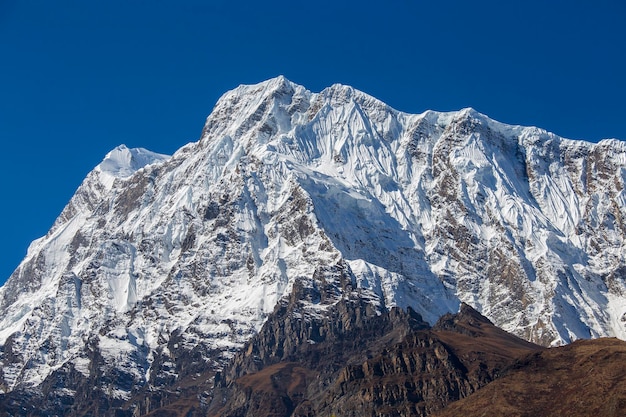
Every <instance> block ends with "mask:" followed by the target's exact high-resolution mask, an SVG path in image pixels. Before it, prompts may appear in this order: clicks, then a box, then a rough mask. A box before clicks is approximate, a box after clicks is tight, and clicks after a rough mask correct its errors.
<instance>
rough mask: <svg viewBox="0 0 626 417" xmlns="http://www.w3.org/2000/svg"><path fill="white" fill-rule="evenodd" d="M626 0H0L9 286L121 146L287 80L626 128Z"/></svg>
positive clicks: (2, 214)
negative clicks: (234, 93) (224, 100)
mask: <svg viewBox="0 0 626 417" xmlns="http://www.w3.org/2000/svg"><path fill="white" fill-rule="evenodd" d="M625 60H626V2H624V1H623V0H615V1H605V0H595V1H577V0H570V1H560V0H554V1H551V0H548V1H546V0H542V1H535V0H530V1H502V0H499V1H479V0H478V1H467V0H464V1H456V0H452V1H428V2H427V1H417V0H389V1H386V2H382V1H375V2H373V1H372V2H370V1H341V0H333V1H326V0H318V1H309V2H293V1H289V2H287V1H268V2H260V1H237V0H230V1H219V0H218V1H199V0H178V1H163V0H123V1H122V0H106V1H104V0H102V1H95V0H94V1H86V0H73V1H69V0H55V1H50V0H0V139H1V143H2V151H1V152H0V158H1V160H0V170H1V172H0V176H1V178H2V180H1V182H0V187H1V188H0V197H1V199H2V200H1V204H0V207H1V208H0V230H1V232H2V233H1V235H0V236H1V238H0V282H3V281H4V280H5V279H6V278H7V277H8V276H9V275H10V273H11V272H12V271H13V269H15V267H16V266H17V265H18V263H19V262H20V260H21V259H22V258H23V256H24V255H25V253H26V248H27V247H28V244H29V243H30V241H32V240H33V239H35V238H37V237H39V236H42V235H44V234H45V233H46V232H47V230H48V229H49V227H50V226H51V225H52V223H53V221H54V219H55V218H56V217H57V215H58V214H59V213H60V211H61V210H62V208H63V206H64V205H65V204H66V203H67V201H68V200H69V199H70V197H71V196H72V194H73V192H74V190H75V189H76V187H78V185H79V184H80V182H81V181H82V179H83V178H84V176H85V175H86V174H87V173H88V172H89V171H90V170H91V169H92V168H93V167H94V166H95V165H97V164H98V163H99V162H100V160H101V159H102V158H103V156H104V155H105V154H106V153H107V152H108V151H109V150H111V149H112V148H114V147H115V146H117V145H119V144H121V143H124V144H126V145H128V146H130V147H139V146H141V147H145V148H148V149H150V150H153V151H156V152H161V153H173V152H174V151H175V150H176V149H177V148H179V147H180V146H182V145H183V144H185V143H187V142H190V141H195V140H196V139H197V138H198V136H199V134H200V131H201V130H202V125H203V123H204V119H205V117H206V116H207V115H208V114H209V113H210V111H211V109H212V107H213V105H214V104H215V101H216V100H217V99H218V98H219V96H220V95H221V94H222V93H224V92H225V91H227V90H229V89H231V88H234V87H236V86H237V85H238V84H242V83H245V84H250V83H256V82H260V81H263V80H265V79H267V78H271V77H274V76H276V75H279V74H283V75H285V76H286V77H287V78H289V79H291V80H292V81H294V82H297V83H299V84H303V85H305V86H306V87H308V88H309V89H310V90H312V91H319V90H321V89H323V88H324V87H326V86H329V85H331V84H333V83H336V82H340V83H343V84H349V85H352V86H354V87H356V88H358V89H361V90H363V91H365V92H367V93H369V94H371V95H373V96H375V97H378V98H380V99H382V100H383V101H385V102H387V103H388V104H389V105H391V106H392V107H394V108H396V109H398V110H403V111H407V112H413V113H418V112H422V111H424V110H426V109H434V110H457V109H460V108H463V107H468V106H471V107H474V108H476V109H477V110H479V111H481V112H483V113H485V114H487V115H489V116H491V117H492V118H495V119H497V120H500V121H503V122H507V123H513V124H524V125H536V126H540V127H543V128H546V129H548V130H550V131H553V132H555V133H557V134H559V135H561V136H565V137H569V138H575V139H578V138H582V139H587V140H591V141H597V140H599V139H601V138H605V137H617V138H620V139H626V123H625V122H626V118H625V115H626V81H625V77H626V62H625Z"/></svg>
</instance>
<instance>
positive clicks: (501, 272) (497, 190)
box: [0, 77, 626, 416]
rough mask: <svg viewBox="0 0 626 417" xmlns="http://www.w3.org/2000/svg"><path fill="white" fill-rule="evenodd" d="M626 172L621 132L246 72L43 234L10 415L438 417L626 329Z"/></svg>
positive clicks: (23, 308)
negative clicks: (446, 108)
mask: <svg viewBox="0 0 626 417" xmlns="http://www.w3.org/2000/svg"><path fill="white" fill-rule="evenodd" d="M625 184H626V142H623V141H619V140H616V139H610V140H603V141H601V142H599V143H589V142H584V141H574V140H568V139H564V138H561V137H559V136H557V135H554V134H552V133H549V132H546V131H545V130H542V129H540V128H536V127H523V126H512V125H506V124H503V123H499V122H497V121H494V120H491V119H489V118H488V117H487V116H485V115H483V114H480V113H478V112H476V111H475V110H473V109H464V110H461V111H458V112H447V113H443V112H435V111H427V112H424V113H422V114H417V115H416V114H407V113H403V112H400V111H397V110H395V109H393V108H391V107H389V106H388V105H386V104H385V103H382V102H380V101H379V100H377V99H375V98H373V97H371V96H368V95H367V94H365V93H362V92H360V91H358V90H355V89H354V88H352V87H349V86H344V85H339V84H337V85H333V86H331V87H329V88H326V89H325V90H323V91H321V92H319V93H313V92H310V91H308V90H307V89H306V88H304V87H302V86H299V85H296V84H294V83H292V82H290V81H288V80H287V79H285V78H284V77H278V78H275V79H271V80H268V81H266V82H263V83H260V84H257V85H244V86H240V87H238V88H236V89H234V90H232V91H230V92H227V93H226V94H225V95H224V96H222V97H221V98H220V100H219V101H218V102H217V104H216V105H215V108H214V109H213V111H212V112H211V114H210V115H209V117H208V118H207V121H206V124H205V126H204V129H203V131H202V134H201V137H200V139H199V140H198V141H197V142H194V143H190V144H187V145H185V146H183V147H182V148H181V149H179V150H178V151H177V152H176V153H175V154H174V155H171V156H168V155H161V154H157V153H154V152H151V151H148V150H145V149H128V148H127V147H125V146H123V145H121V146H119V147H118V148H116V149H114V150H113V151H111V152H110V153H109V154H107V155H106V157H105V158H104V160H103V161H102V163H100V164H99V165H98V166H97V167H96V168H95V169H94V170H93V171H92V172H90V173H89V174H88V175H87V177H86V178H85V180H84V181H83V183H82V184H81V185H80V187H79V188H78V190H77V191H76V193H75V195H74V196H73V197H72V199H71V200H70V202H69V203H68V205H67V206H66V207H65V209H64V210H63V212H62V213H61V214H60V216H59V217H58V218H57V220H56V222H55V223H54V225H53V226H52V228H51V229H50V231H49V232H48V233H47V235H46V236H44V237H42V238H41V239H38V240H36V241H34V242H33V243H32V244H31V246H30V247H29V250H28V253H27V255H26V257H25V259H24V260H23V261H22V262H21V264H20V265H19V266H18V268H17V269H16V270H15V272H14V273H13V274H12V275H11V277H10V278H9V280H8V281H7V283H6V284H5V285H4V286H3V287H2V288H1V289H0V363H1V364H2V368H1V373H0V393H1V395H0V410H2V409H4V410H10V411H8V413H9V415H92V416H101V415H107V416H108V415H115V416H122V415H124V416H125V415H128V416H137V415H145V414H148V413H153V414H152V415H178V414H176V413H178V412H180V410H188V412H189V413H191V414H189V415H224V416H226V415H232V416H240V415H241V416H243V415H294V416H295V415H301V416H305V415H324V414H323V413H335V414H336V415H369V414H363V413H379V414H376V415H430V414H432V413H434V412H436V411H438V410H441V409H443V408H444V407H446V406H447V405H448V403H451V402H453V401H457V400H459V399H460V398H464V397H468V396H470V395H472V396H473V395H474V394H473V393H476V394H478V393H480V392H488V391H483V390H484V389H487V387H492V386H495V385H493V384H495V383H497V382H498V383H501V384H504V383H505V382H506V381H507V380H506V379H505V378H512V377H510V375H514V374H515V372H518V371H516V369H518V370H520V369H522V370H528V369H530V368H529V367H531V366H538V365H536V363H538V362H536V361H541V360H548V359H547V357H548V356H549V355H551V353H544V352H555V351H556V352H564V351H565V352H570V353H569V354H576V353H575V352H574V353H571V352H572V350H570V351H567V350H564V349H565V347H561V348H558V349H556V350H551V349H548V350H546V349H545V347H557V346H562V345H567V344H570V343H572V342H574V341H577V340H579V339H596V338H600V337H617V338H619V339H626V191H625ZM459 323H461V324H459ZM467 323H469V324H467ZM472 323H473V324H472ZM496 326H497V327H496ZM468 328H469V330H468ZM474 328H476V329H479V330H480V332H478V333H476V332H477V331H478V330H475V329H474ZM485 329H488V330H485ZM472 332H474V333H472ZM481 332H482V333H481ZM485 332H486V333H485ZM459 335H461V336H459ZM463 337H468V338H469V337H471V338H473V339H476V340H478V339H480V340H482V341H480V340H479V341H475V343H477V344H478V346H482V348H481V349H483V348H484V350H482V351H480V352H478V351H476V350H475V349H473V348H472V349H470V348H468V346H470V345H471V343H470V342H468V340H466V339H463ZM481 338H482V339H481ZM472 343H474V342H472ZM588 343H591V344H592V345H593V343H594V341H592V342H588ZM596 343H602V342H596ZM613 343H614V345H615V346H617V347H615V348H614V350H612V351H611V352H612V353H611V355H613V356H611V358H613V357H614V355H621V354H622V353H619V352H622V351H620V349H621V348H623V346H622V345H621V344H620V343H621V342H620V341H619V340H614V341H613ZM569 346H574V347H573V348H571V349H574V350H575V349H576V348H577V347H581V346H582V348H581V349H583V350H584V349H586V347H585V346H586V345H585V344H584V342H576V343H574V344H572V345H569ZM593 346H596V345H593ZM598 346H600V347H598V349H600V350H601V349H603V347H602V346H604V345H598ZM612 346H613V345H612ZM620 346H621V347H620ZM490 349H491V350H490ZM589 349H591V348H589ZM589 349H587V350H585V352H588V351H590V350H589ZM611 349H613V348H611ZM591 350H593V349H591ZM402 352H412V353H407V354H406V355H404V356H403V354H402ZM459 352H461V353H459ZM481 352H482V353H481ZM616 352H617V353H616ZM463 355H465V356H463ZM467 355H469V356H467ZM472 355H474V356H472ZM533 355H534V356H533ZM542 355H543V356H542ZM555 355H556V354H555ZM394 358H395V359H394ZM411 358H413V359H411ZM468 358H469V359H468ZM389 361H391V362H389ZM607 363H610V361H609V362H607ZM477 364H481V365H480V366H478V365H477ZM516 364H517V365H516ZM533 364H535V365H533ZM516 366H517V368H515V367H516ZM377 367H378V368H377ZM424 369H428V372H429V375H432V379H424V376H423V372H424ZM399 370H402V372H400V371H399ZM522 372H523V371H519V372H518V374H519V375H521V374H522ZM518 374H515V375H518ZM389 375H393V377H391V376H389ZM387 377H389V381H395V382H394V383H393V384H391V383H389V384H388V385H389V387H390V388H389V389H390V390H391V391H389V392H387V390H386V389H383V388H381V387H382V386H385V380H386V379H385V378H387ZM398 378H400V379H398ZM437 378H439V379H437ZM400 380H401V381H402V383H398V381H400ZM622 380H623V378H622ZM268 381H270V382H271V383H270V382H268ZM272 381H273V382H272ZM276 381H279V382H276ZM280 381H283V383H282V385H281V383H280ZM285 381H286V382H285ZM502 381H504V382H502ZM268 384H269V385H268ZM377 384H378V385H377ZM380 384H382V385H380ZM429 384H430V385H429ZM433 384H434V385H433ZM264 387H265V388H264ZM393 387H405V388H393ZM482 387H485V388H482ZM494 389H495V388H494ZM364 393H366V394H367V393H369V394H367V395H366V394H364ZM357 394H358V395H357ZM381 395H382V396H383V397H384V398H383V397H380V396H381ZM485 395H487V394H485ZM255 398H256V399H255ZM468 398H469V397H468ZM287 400H288V401H287ZM463 401H465V400H463ZM619 401H622V400H619ZM619 401H618V403H616V405H615V409H616V410H622V409H623V408H620V407H622V406H624V407H626V405H624V402H619ZM255 404H256V405H255ZM264 404H265V405H267V404H273V405H272V407H274V409H280V410H283V411H281V412H282V413H283V414H280V412H278V411H271V412H270V411H268V410H261V409H259V408H258V407H261V405H264ZM365 404H373V406H372V407H373V408H371V409H370V408H367V409H366V408H363V407H365ZM411 404H412V405H411ZM620 404H622V405H621V406H620ZM33 407H34V408H33ZM168 407H170V408H171V407H174V408H175V409H176V410H178V411H172V409H170V408H168ZM185 407H187V408H185ZM255 407H257V408H255ZM281 407H282V408H281ZM377 407H378V408H377ZM446 409H450V410H452V409H451V408H448V407H446ZM194 410H195V411H194ZM384 410H387V411H384ZM390 410H395V411H393V412H396V413H399V414H393V413H392V411H390ZM397 410H403V411H397ZM155 413H157V414H155ZM158 413H161V414H158ZM167 413H174V414H167ZM193 413H200V414H193ZM211 413H217V414H211ZM246 413H247V414H246ZM271 413H275V414H271ZM349 413H353V414H349ZM381 413H382V414H381ZM385 413H387V414H385ZM403 413H404V414H403ZM372 415H375V414H372ZM451 415H452V414H451ZM607 415H608V414H607Z"/></svg>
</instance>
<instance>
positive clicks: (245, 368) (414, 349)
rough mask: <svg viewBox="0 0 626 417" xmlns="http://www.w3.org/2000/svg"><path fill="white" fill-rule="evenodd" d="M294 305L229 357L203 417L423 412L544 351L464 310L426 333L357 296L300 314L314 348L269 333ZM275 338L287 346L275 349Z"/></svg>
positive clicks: (413, 318)
mask: <svg viewBox="0 0 626 417" xmlns="http://www.w3.org/2000/svg"><path fill="white" fill-rule="evenodd" d="M299 307H300V306H297V305H294V304H293V303H290V304H288V305H285V306H284V307H283V310H284V311H283V312H282V313H281V315H282V318H281V319H279V320H276V322H275V323H272V322H270V321H268V322H267V323H266V325H265V326H264V327H263V329H262V330H261V331H260V333H259V335H257V336H255V337H254V338H253V339H252V340H251V341H250V343H249V344H248V346H247V349H244V350H243V351H242V352H241V353H239V354H238V355H237V356H236V359H235V361H234V362H233V364H232V365H231V366H229V367H228V368H227V369H226V375H225V377H224V378H221V379H220V381H219V384H218V386H217V388H216V390H215V398H214V399H213V401H212V403H211V404H210V406H209V413H208V415H209V416H216V417H217V416H220V417H231V416H240V417H244V416H245V417H248V416H269V415H275V416H299V417H304V416H324V415H341V416H354V417H356V416H367V415H377V416H378V415H380V416H400V415H402V416H428V415H431V414H432V413H433V412H435V411H437V410H441V409H443V408H444V407H445V406H446V405H448V404H449V403H452V402H454V401H457V400H459V399H460V398H464V397H467V396H468V395H470V394H471V393H473V392H475V391H476V390H478V389H480V388H481V387H483V386H485V385H486V384H488V383H489V382H491V381H492V380H494V379H495V378H497V377H498V376H499V374H500V372H502V370H504V369H506V368H507V367H508V366H510V365H511V363H513V362H515V360H516V359H517V358H518V357H519V356H524V355H528V354H530V353H534V352H538V351H541V350H542V349H543V348H542V347H540V346H537V345H533V344H532V343H528V342H526V341H524V340H521V339H519V338H517V337H515V336H513V335H511V334H508V333H506V332H504V331H502V330H500V329H498V328H496V327H495V326H493V324H492V323H491V322H489V320H487V319H485V318H484V317H482V316H481V315H480V314H478V313H477V312H476V311H474V310H473V309H472V308H471V307H469V306H467V305H462V308H461V311H460V312H459V313H458V314H454V315H452V314H448V315H446V316H445V317H443V318H442V319H441V320H440V321H439V322H438V323H437V325H435V326H434V327H433V328H432V329H431V328H430V327H429V325H428V324H427V323H425V322H423V321H422V319H421V317H419V315H418V314H417V313H415V312H414V311H413V310H412V309H410V308H409V309H408V310H407V311H406V312H404V311H403V310H400V309H397V308H393V309H391V310H390V311H389V312H385V313H383V314H372V312H369V314H368V311H367V309H364V308H362V307H363V306H362V305H361V304H360V303H359V302H358V301H357V300H347V301H341V302H339V303H337V304H336V305H335V306H334V307H333V309H332V310H333V313H332V314H331V316H332V318H330V317H327V318H325V319H322V320H320V318H319V317H309V318H306V314H305V315H304V316H305V318H304V320H302V322H298V325H299V326H302V327H303V328H305V329H308V330H309V331H311V330H312V331H313V333H315V334H319V335H320V336H318V337H317V338H316V340H315V343H311V342H310V339H308V342H307V338H308V337H310V335H306V333H304V334H303V332H298V331H295V332H294V331H288V332H285V333H286V335H285V336H283V335H281V336H282V337H274V336H275V335H276V333H277V331H278V332H281V331H283V330H284V328H285V327H288V326H290V325H291V326H293V322H292V321H290V320H289V316H293V313H294V312H295V311H299ZM289 310H291V313H292V314H288V313H287V311H289ZM338 323H339V325H337V324H338ZM341 323H344V325H343V326H342V325H341ZM316 329H319V330H320V331H319V332H317V331H316ZM444 329H445V330H444ZM283 341H286V343H289V345H290V346H294V347H295V348H292V349H288V350H287V349H276V347H277V344H280V343H282V342H283ZM468 342H469V343H468Z"/></svg>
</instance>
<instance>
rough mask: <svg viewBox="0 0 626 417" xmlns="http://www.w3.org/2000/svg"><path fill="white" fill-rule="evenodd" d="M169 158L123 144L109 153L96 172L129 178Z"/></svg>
mask: <svg viewBox="0 0 626 417" xmlns="http://www.w3.org/2000/svg"><path fill="white" fill-rule="evenodd" d="M169 158H170V156H169V155H163V154H158V153H156V152H152V151H149V150H147V149H144V148H128V147H127V146H126V145H123V144H122V145H119V146H117V147H116V148H115V149H113V150H112V151H110V152H109V153H107V154H106V156H105V157H104V159H103V160H102V162H100V164H99V165H98V166H97V167H96V170H97V171H99V172H100V173H102V174H105V175H106V176H111V177H114V178H128V177H130V176H131V175H133V174H134V173H135V172H137V171H138V170H140V169H141V168H143V167H145V166H146V165H150V164H153V163H156V162H162V161H166V160H167V159H169Z"/></svg>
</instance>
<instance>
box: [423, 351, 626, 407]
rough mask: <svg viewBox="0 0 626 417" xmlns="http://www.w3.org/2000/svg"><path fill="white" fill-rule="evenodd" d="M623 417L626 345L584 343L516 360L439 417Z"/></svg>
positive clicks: (625, 391)
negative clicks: (500, 416) (490, 416)
mask: <svg viewBox="0 0 626 417" xmlns="http://www.w3.org/2000/svg"><path fill="white" fill-rule="evenodd" d="M485 410H489V414H490V415H502V416H504V415H506V416H519V417H523V416H529V417H530V416H594V415H595V416H606V417H611V416H615V417H617V416H623V415H624V414H625V413H626V343H624V342H623V341H621V340H617V339H598V340H584V341H583V340H580V341H576V342H574V343H572V344H570V345H568V346H563V347H559V348H554V349H547V350H544V351H542V352H539V353H535V354H532V355H529V356H526V357H523V358H520V359H519V360H518V361H517V362H515V363H514V364H513V365H512V366H511V368H510V369H509V370H507V371H506V373H505V375H504V376H502V377H501V378H499V379H498V380H496V381H494V382H492V383H491V384H489V385H487V386H486V387H485V388H483V389H481V390H479V391H477V392H476V393H474V394H472V395H471V396H469V397H467V398H465V399H463V400H461V401H458V402H456V403H453V404H451V405H450V406H448V407H447V408H445V409H444V410H443V411H441V412H440V413H437V414H435V415H436V416H438V417H455V416H459V417H461V416H462V417H472V416H483V415H485Z"/></svg>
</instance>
